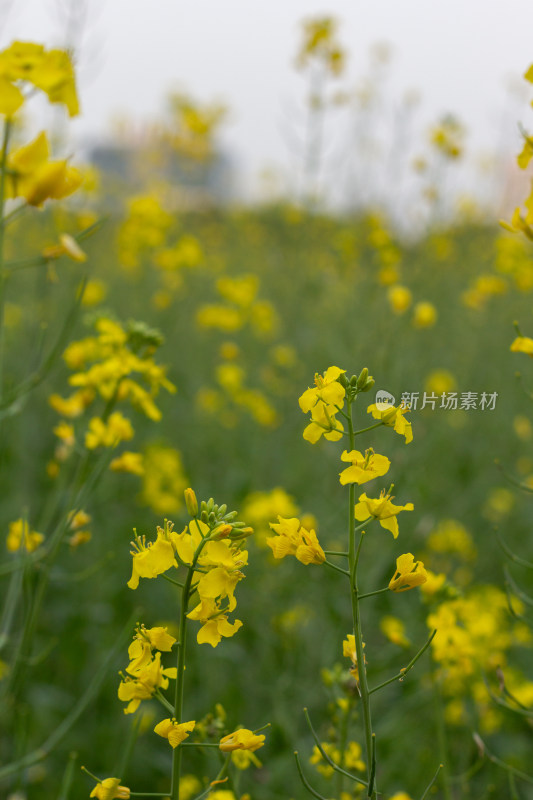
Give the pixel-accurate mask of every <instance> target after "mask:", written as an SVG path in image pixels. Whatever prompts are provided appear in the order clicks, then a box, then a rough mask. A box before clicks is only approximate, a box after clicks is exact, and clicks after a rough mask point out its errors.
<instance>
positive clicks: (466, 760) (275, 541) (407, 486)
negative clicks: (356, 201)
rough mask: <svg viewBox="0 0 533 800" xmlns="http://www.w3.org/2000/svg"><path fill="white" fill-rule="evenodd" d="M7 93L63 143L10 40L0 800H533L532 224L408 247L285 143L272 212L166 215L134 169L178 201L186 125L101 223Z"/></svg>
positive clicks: (95, 205)
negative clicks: (339, 196) (296, 191)
mask: <svg viewBox="0 0 533 800" xmlns="http://www.w3.org/2000/svg"><path fill="white" fill-rule="evenodd" d="M309 63H311V64H312V66H313V69H314V70H322V71H323V75H324V76H325V77H326V78H327V77H328V76H329V78H331V77H332V76H335V75H336V74H337V73H338V72H339V71H340V70H341V69H342V63H343V53H342V51H341V50H340V49H339V47H338V46H337V43H336V39H335V26H334V24H333V22H332V21H331V20H329V19H320V20H315V21H308V22H307V23H306V25H305V26H304V27H303V30H302V44H301V50H300V68H302V69H305V68H306V66H307V65H308V64H309ZM526 66H527V65H525V67H526ZM525 79H526V83H527V82H528V81H529V82H530V83H531V82H533V70H529V71H528V72H526V75H525ZM35 94H39V95H41V96H43V97H44V98H45V100H46V102H48V103H50V104H51V105H52V106H54V107H59V108H61V109H63V111H64V114H65V120H66V124H67V125H68V119H69V117H74V116H76V115H77V114H78V111H79V108H78V95H77V88H76V74H75V68H74V66H73V63H72V61H71V58H70V56H69V54H68V53H67V52H66V51H61V50H54V49H48V48H46V47H44V46H43V45H40V44H38V43H28V42H14V43H12V44H11V45H10V46H9V47H7V48H6V49H5V50H4V51H3V52H1V53H0V114H1V116H2V119H1V122H2V129H3V133H2V146H1V147H2V149H1V152H0V475H1V484H2V531H3V533H2V542H1V547H2V550H3V554H2V559H1V561H0V587H1V593H2V603H1V607H0V694H1V702H0V718H1V726H0V742H1V745H0V753H1V763H0V797H1V798H6V800H7V799H9V800H34V798H36V799H38V800H74V798H83V797H87V798H88V797H93V798H98V800H113V798H130V797H131V798H135V797H161V798H170V800H196V798H198V800H199V798H204V797H205V798H210V800H275V799H277V798H287V799H288V800H290V798H293V799H294V800H299V799H300V798H305V797H315V798H324V799H325V800H350V799H351V798H365V797H367V798H373V799H374V800H377V799H378V798H379V799H380V800H423V798H437V799H438V800H474V798H475V799H476V800H489V799H492V800H496V798H510V800H514V799H515V798H519V799H520V800H527V798H532V797H533V770H532V767H531V752H532V746H533V727H532V722H533V668H532V664H533V660H532V653H533V649H532V648H533V628H532V620H533V617H532V606H533V577H532V576H533V541H532V538H531V518H532V517H531V508H532V506H531V503H532V499H531V492H532V491H533V458H532V456H531V445H532V441H533V424H532V422H531V416H532V414H531V410H532V401H533V394H532V392H533V369H532V362H531V360H530V356H532V355H533V316H532V297H533V251H532V245H531V241H532V240H533V227H530V226H533V212H532V203H531V198H529V199H526V198H524V206H523V207H521V208H518V209H517V210H516V212H515V213H514V215H513V216H511V214H510V215H509V219H508V220H507V221H506V223H505V226H502V225H500V224H499V222H498V219H497V218H496V216H494V217H492V218H491V217H490V216H488V215H487V214H486V213H484V212H481V210H480V209H476V208H475V207H474V206H469V207H468V208H464V207H463V208H462V209H461V211H460V213H458V214H455V215H452V216H450V215H441V216H440V217H439V216H438V215H437V214H436V215H434V216H433V217H432V218H431V219H429V221H428V222H427V224H426V226H425V228H424V229H423V230H422V231H418V232H417V234H416V235H412V234H408V233H407V234H406V233H405V231H404V232H401V231H399V230H398V228H397V227H396V226H395V225H393V224H392V223H391V221H390V219H389V218H388V215H387V213H386V212H385V211H383V210H379V209H377V208H371V207H368V208H363V209H359V210H358V211H357V212H350V213H347V212H343V213H340V212H339V213H334V212H332V211H328V210H327V209H326V208H325V206H324V205H323V204H321V203H320V202H319V199H317V195H316V189H317V186H318V183H317V181H318V177H317V176H318V174H319V162H320V152H319V139H318V137H315V138H313V136H311V137H310V142H311V146H310V150H309V153H308V161H307V163H306V171H305V175H304V178H305V180H304V190H303V193H302V195H301V197H299V198H298V199H295V198H286V199H283V200H276V201H275V202H270V203H265V204H262V205H259V206H250V207H247V206H243V205H236V204H234V205H229V204H218V203H215V202H205V203H199V202H196V203H189V204H188V205H187V204H186V203H182V202H180V198H177V195H176V186H175V185H174V184H173V183H172V184H171V183H170V182H165V181H164V180H163V179H162V177H161V175H162V172H163V173H164V170H163V171H162V172H161V169H160V167H161V164H160V163H157V158H155V155H154V154H156V153H157V151H158V150H159V152H161V148H162V144H163V143H164V145H165V147H168V148H169V152H174V151H175V152H176V153H178V155H179V157H180V159H181V162H180V163H181V164H183V163H189V162H190V164H192V165H193V166H192V168H193V169H195V170H197V172H198V170H199V172H200V173H201V172H202V169H205V165H206V164H209V162H210V159H213V158H214V157H215V155H214V150H213V148H214V144H213V143H214V141H215V132H216V129H217V125H218V124H219V122H220V119H221V112H220V109H216V108H215V109H213V108H211V109H208V110H202V108H200V107H196V106H194V104H193V103H192V101H188V100H187V101H186V100H185V99H184V98H176V101H175V107H174V113H175V116H174V125H175V127H174V128H173V129H172V130H170V129H164V130H162V131H159V133H158V134H157V135H158V136H161V137H163V139H157V140H154V141H153V142H152V143H151V144H150V146H151V147H152V151H151V154H152V156H153V158H152V159H150V158H148V154H147V153H145V154H144V156H143V157H142V161H143V172H144V173H147V174H144V179H143V185H142V187H140V188H136V189H135V190H131V191H130V193H129V194H128V193H127V192H126V190H125V187H124V184H123V183H121V182H120V181H119V180H118V179H117V180H114V179H113V180H111V179H109V178H108V179H107V180H106V176H105V174H102V173H99V171H98V169H97V168H95V167H81V166H79V165H78V163H77V161H76V157H75V156H74V157H72V158H67V157H66V154H65V153H66V152H67V151H64V150H63V151H62V150H61V146H60V143H59V145H58V142H57V137H54V136H53V132H52V131H46V130H43V131H42V132H40V133H38V134H37V135H30V134H28V133H27V130H26V128H25V126H24V124H23V122H22V117H23V113H22V112H23V111H24V110H25V108H26V106H27V105H29V104H31V102H32V99H33V96H34V95H35ZM324 103H325V100H324V101H323V102H317V100H316V97H314V101H313V96H312V97H311V104H310V119H311V125H313V124H319V123H320V120H319V119H318V117H317V116H316V115H319V116H320V114H322V113H325V109H326V107H325V105H324ZM311 130H312V131H313V130H314V129H313V128H311ZM316 130H318V129H316ZM432 147H433V150H434V153H435V158H436V159H437V160H439V161H438V163H440V164H441V166H442V169H446V168H447V167H448V165H449V163H450V162H454V161H455V160H456V159H458V158H459V157H460V154H461V153H460V150H461V137H460V131H459V129H458V127H457V125H456V124H455V123H453V122H450V121H449V120H448V121H444V122H443V123H442V124H441V125H440V126H438V127H436V128H435V129H434V131H433V133H432ZM532 155H533V142H532V140H531V139H529V138H528V135H527V134H526V133H525V132H524V146H523V150H522V152H521V153H520V154H519V155H518V164H519V167H521V168H523V169H526V168H527V166H528V163H529V159H530V157H531V156H532ZM139 158H140V159H141V156H139ZM152 164H153V170H154V172H153V175H152V173H151V172H150V167H151V165H152ZM147 165H148V166H147ZM419 166H420V165H419ZM151 175H152V178H153V176H155V175H157V180H156V179H155V178H153V179H151ZM183 193H184V194H185V193H186V192H185V189H184V190H183ZM428 202H430V203H431V198H430V199H429V201H428ZM530 337H532V338H530Z"/></svg>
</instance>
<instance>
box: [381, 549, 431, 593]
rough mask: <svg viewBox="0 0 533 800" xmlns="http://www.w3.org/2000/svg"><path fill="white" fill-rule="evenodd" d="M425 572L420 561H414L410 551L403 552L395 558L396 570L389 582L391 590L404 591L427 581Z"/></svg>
mask: <svg viewBox="0 0 533 800" xmlns="http://www.w3.org/2000/svg"><path fill="white" fill-rule="evenodd" d="M427 579H428V577H427V573H426V570H425V569H424V565H423V563H422V562H421V561H415V559H414V556H413V554H412V553H404V555H401V556H399V557H398V558H397V559H396V572H395V573H394V575H393V576H392V578H391V579H390V582H389V589H390V590H391V592H406V591H407V590H408V589H414V588H415V586H420V585H421V584H422V583H425V582H426V581H427Z"/></svg>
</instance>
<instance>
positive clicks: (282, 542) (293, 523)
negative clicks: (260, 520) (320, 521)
mask: <svg viewBox="0 0 533 800" xmlns="http://www.w3.org/2000/svg"><path fill="white" fill-rule="evenodd" d="M270 527H271V528H272V530H273V531H274V532H275V533H276V534H277V535H276V536H272V537H270V538H268V539H267V540H266V541H267V545H268V546H269V547H270V548H271V550H272V554H273V555H274V558H285V556H291V555H292V556H296V558H297V559H298V561H301V563H302V564H323V563H324V561H325V560H326V556H325V553H324V551H323V549H322V548H321V546H320V544H319V541H318V538H317V535H316V533H315V531H314V530H306V529H305V528H304V527H302V525H301V522H300V520H299V519H297V518H295V517H294V518H292V519H285V518H283V517H280V516H278V522H277V523H276V522H271V523H270Z"/></svg>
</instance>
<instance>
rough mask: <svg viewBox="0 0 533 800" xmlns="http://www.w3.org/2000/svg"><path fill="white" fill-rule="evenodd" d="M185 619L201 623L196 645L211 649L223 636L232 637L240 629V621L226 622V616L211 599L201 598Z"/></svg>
mask: <svg viewBox="0 0 533 800" xmlns="http://www.w3.org/2000/svg"><path fill="white" fill-rule="evenodd" d="M187 617H188V618H189V619H193V620H196V621H198V622H201V623H202V627H201V628H200V630H199V631H198V634H197V637H196V640H197V642H198V644H210V645H211V647H216V646H217V644H219V642H220V641H221V639H222V637H223V636H224V637H230V636H233V635H234V634H235V633H237V631H238V630H239V628H241V627H242V622H241V621H240V619H236V620H235V622H233V623H231V622H228V617H227V614H225V613H222V612H221V611H220V608H219V606H218V605H217V602H216V600H214V599H213V598H203V599H202V601H201V602H200V603H199V604H198V605H197V606H196V607H195V608H193V610H192V611H191V612H189V614H187Z"/></svg>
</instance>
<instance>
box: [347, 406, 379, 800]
mask: <svg viewBox="0 0 533 800" xmlns="http://www.w3.org/2000/svg"><path fill="white" fill-rule="evenodd" d="M352 403H353V400H350V399H349V400H348V405H349V415H348V436H349V440H350V450H353V449H354V446H355V432H354V426H353V416H352ZM348 503H349V508H348V536H349V550H348V561H349V569H350V594H351V599H352V616H353V633H354V639H355V652H356V655H357V670H358V674H359V691H360V693H361V702H362V706H363V724H364V727H365V747H366V762H367V778H368V782H369V787H372V775H373V774H374V773H375V757H374V753H375V747H374V746H373V744H372V716H371V711H370V692H369V689H368V680H367V674H366V665H365V655H364V649H363V632H362V625H361V612H360V606H359V592H358V588H357V565H358V562H359V555H360V552H361V545H362V542H363V536H364V532H363V531H361V533H360V539H359V543H358V544H357V546H356V530H355V513H354V509H355V485H354V484H353V483H351V484H350V486H349V494H348ZM369 791H371V794H370V797H376V794H377V789H376V783H375V781H374V782H373V788H369Z"/></svg>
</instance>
